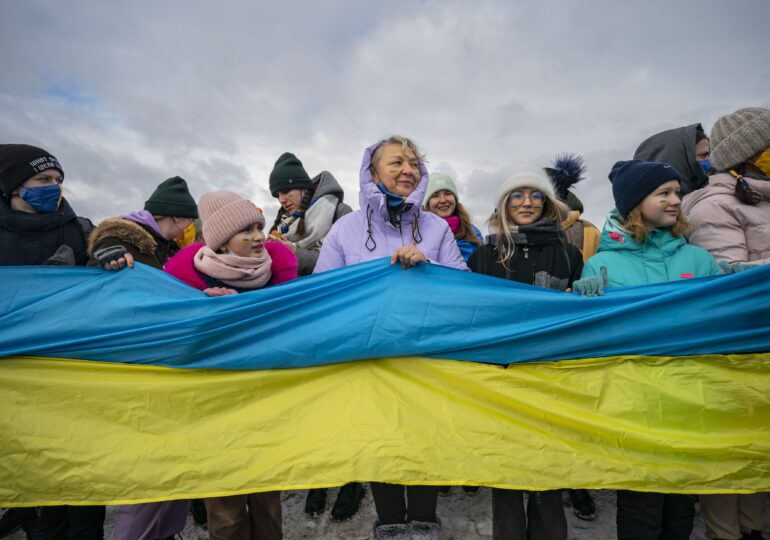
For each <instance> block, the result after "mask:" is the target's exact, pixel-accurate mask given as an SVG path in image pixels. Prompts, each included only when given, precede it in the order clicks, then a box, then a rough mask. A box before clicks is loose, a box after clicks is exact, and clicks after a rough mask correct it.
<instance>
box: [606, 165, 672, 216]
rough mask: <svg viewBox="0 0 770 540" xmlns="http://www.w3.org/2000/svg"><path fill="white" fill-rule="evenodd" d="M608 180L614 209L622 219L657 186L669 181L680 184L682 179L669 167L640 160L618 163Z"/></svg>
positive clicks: (613, 167)
mask: <svg viewBox="0 0 770 540" xmlns="http://www.w3.org/2000/svg"><path fill="white" fill-rule="evenodd" d="M609 178H610V182H612V197H613V198H614V199H615V208H617V209H618V212H620V215H621V216H623V218H626V217H628V213H629V212H630V211H631V210H633V209H634V208H635V207H636V205H637V204H639V203H640V202H642V201H643V200H644V199H645V197H647V195H649V194H650V193H652V192H653V191H655V188H657V187H658V186H659V185H661V184H665V183H666V182H668V181H669V180H678V181H679V183H680V184H681V182H682V177H681V176H679V173H678V172H676V169H674V168H673V167H672V166H671V165H666V164H665V163H658V162H657V161H642V160H640V159H632V160H630V161H618V162H617V163H615V165H613V166H612V170H611V171H610V174H609Z"/></svg>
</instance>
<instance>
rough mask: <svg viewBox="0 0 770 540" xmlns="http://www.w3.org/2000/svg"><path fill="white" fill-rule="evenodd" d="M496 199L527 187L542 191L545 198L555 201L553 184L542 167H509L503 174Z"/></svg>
mask: <svg viewBox="0 0 770 540" xmlns="http://www.w3.org/2000/svg"><path fill="white" fill-rule="evenodd" d="M503 178H504V180H503V183H502V184H501V185H500V190H499V192H498V199H499V198H500V197H502V196H504V195H506V194H507V193H510V192H511V191H514V190H516V189H520V188H524V187H528V188H532V189H536V190H538V191H542V192H543V193H544V194H545V195H546V196H547V197H549V198H551V199H556V195H555V194H554V190H553V184H551V180H550V179H549V178H548V174H547V173H546V172H545V170H544V169H543V168H542V167H538V166H536V165H511V166H510V167H507V168H506V169H505V171H504V172H503Z"/></svg>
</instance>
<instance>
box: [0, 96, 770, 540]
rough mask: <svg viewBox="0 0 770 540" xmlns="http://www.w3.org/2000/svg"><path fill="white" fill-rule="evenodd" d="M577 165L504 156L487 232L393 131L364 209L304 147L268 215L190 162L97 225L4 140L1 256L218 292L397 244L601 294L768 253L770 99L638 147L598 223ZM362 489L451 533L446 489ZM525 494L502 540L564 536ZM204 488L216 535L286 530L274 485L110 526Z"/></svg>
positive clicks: (741, 264)
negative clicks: (128, 273)
mask: <svg viewBox="0 0 770 540" xmlns="http://www.w3.org/2000/svg"><path fill="white" fill-rule="evenodd" d="M584 172H585V171H584V167H583V163H582V159H581V158H580V157H578V156H575V155H559V156H557V157H556V159H555V160H554V161H553V163H550V164H540V165H514V166H511V167H508V168H507V169H506V170H505V171H504V172H503V173H502V174H501V175H500V178H499V180H500V183H499V188H498V190H497V194H496V197H495V199H494V211H493V212H492V214H491V215H490V216H488V219H487V226H488V234H487V235H486V236H484V235H483V234H482V232H481V230H480V228H479V227H478V226H477V225H476V224H474V223H473V221H472V219H471V216H470V215H469V212H468V210H467V209H466V208H465V207H464V206H463V204H462V203H461V202H460V190H459V189H458V186H457V180H456V179H454V178H451V177H450V176H448V175H445V174H440V173H434V174H429V173H428V169H427V167H426V162H425V159H424V157H423V154H422V152H421V150H420V148H419V147H418V146H417V144H416V143H415V142H414V141H413V140H411V139H409V138H407V137H402V136H392V137H389V138H386V139H384V140H380V141H377V142H375V143H374V144H372V145H371V146H369V147H368V148H366V150H365V151H364V157H363V161H362V163H361V169H360V183H359V188H360V189H359V209H358V210H355V211H353V210H352V209H351V208H350V207H349V206H348V205H346V204H345V203H344V196H343V189H342V187H341V186H340V184H339V183H338V182H337V180H336V179H335V178H334V176H332V174H330V173H329V172H328V171H324V172H321V173H320V174H318V175H316V176H314V177H311V176H310V175H309V174H308V173H307V172H306V170H305V168H304V166H303V164H302V162H301V161H300V159H299V158H297V156H295V155H294V154H291V153H285V154H283V155H281V156H280V157H279V158H278V160H277V161H276V163H275V166H274V168H273V170H272V172H271V173H270V177H269V188H270V192H271V194H272V195H273V197H275V198H276V199H277V200H278V202H279V203H280V210H279V211H278V214H277V215H276V217H275V219H274V221H273V222H272V225H270V226H269V227H267V226H266V224H267V222H266V220H265V216H264V215H263V213H262V211H261V209H260V208H259V206H258V205H257V204H255V202H252V201H250V200H248V199H247V198H244V197H243V196H242V195H240V194H237V193H231V192H224V191H218V192H210V193H205V194H204V195H203V196H201V197H200V199H199V200H198V201H197V203H196V201H195V200H194V198H193V197H192V196H191V194H190V191H189V189H188V186H187V182H186V181H185V180H184V179H182V178H180V177H178V176H176V177H172V178H169V179H167V180H165V181H163V182H162V183H160V185H158V187H157V188H156V189H155V190H154V191H153V193H151V194H150V195H149V197H148V198H147V200H146V202H145V204H144V207H143V208H142V209H141V210H137V211H130V212H129V211H128V209H127V213H126V214H124V215H121V216H119V217H114V218H110V219H105V220H104V221H102V222H101V223H99V224H98V226H96V227H94V226H93V225H92V223H91V222H90V221H89V220H88V219H85V218H82V217H79V216H77V214H76V213H75V211H74V210H73V209H72V207H71V206H70V204H69V203H68V202H67V200H66V198H64V197H63V189H62V187H63V182H64V169H63V167H62V165H61V164H60V163H59V161H58V160H57V159H56V158H55V157H54V156H53V155H52V154H50V153H49V152H47V151H46V150H43V149H42V148H38V147H35V146H30V145H26V144H3V145H0V190H1V197H0V246H2V250H1V251H0V265H91V266H98V267H101V268H104V269H105V270H112V271H117V270H121V269H123V268H127V267H132V266H133V265H134V263H135V262H141V263H143V264H147V265H150V266H153V267H155V268H157V269H159V270H164V271H165V272H167V273H169V274H171V275H172V276H174V277H176V278H178V279H180V280H181V281H183V282H184V283H186V284H187V285H189V286H190V287H194V288H197V289H199V290H201V291H203V292H204V293H206V294H207V295H209V296H222V295H229V294H238V293H243V292H247V291H252V290H256V289H261V288H263V287H269V286H273V285H278V284H280V283H284V282H287V281H290V280H293V279H296V278H298V277H300V276H305V275H308V274H312V273H319V272H327V271H331V270H334V269H336V268H340V267H343V266H348V265H352V264H357V263H361V262H365V261H369V260H372V259H377V258H381V257H389V258H390V261H391V263H392V264H398V265H400V266H401V267H402V268H404V269H408V268H409V267H413V266H415V265H418V264H439V265H443V266H447V267H450V268H455V269H457V270H461V271H470V272H477V273H481V274H487V275H489V276H493V277H496V278H500V279H507V280H513V281H517V282H520V283H524V284H528V285H532V286H535V287H544V288H547V289H553V290H557V291H564V292H567V293H574V294H581V295H583V296H596V295H602V294H604V291H605V289H606V288H608V287H624V286H630V285H640V284H647V283H659V282H665V281H672V280H682V279H690V278H698V277H704V276H714V275H719V274H729V273H734V272H740V271H744V270H747V269H750V268H752V267H754V266H756V265H762V264H766V263H767V262H768V261H769V260H770V110H769V109H764V108H744V109H740V110H738V111H735V112H733V113H730V114H726V115H724V116H722V117H720V118H719V119H718V120H717V122H716V123H715V125H714V127H713V129H712V131H711V134H710V137H709V136H708V135H707V134H706V132H705V131H704V130H703V128H702V127H701V125H700V124H692V125H689V126H685V127H681V128H676V129H671V130H668V131H664V132H662V133H658V134H655V135H653V136H651V137H650V138H648V139H647V140H645V141H644V142H642V143H641V144H640V145H639V148H638V149H637V151H636V153H635V155H634V156H633V159H629V160H626V161H619V162H617V163H616V164H615V165H614V166H613V167H612V169H611V170H610V171H609V179H610V182H611V190H612V196H613V199H614V203H615V206H614V208H613V209H612V210H611V211H610V212H609V214H608V215H607V218H606V221H605V223H604V226H603V228H602V230H601V232H600V231H599V229H597V227H595V226H594V225H593V224H591V223H589V222H588V221H586V220H584V219H582V217H581V215H582V212H583V204H582V202H581V201H580V200H579V199H578V197H577V196H576V195H575V193H574V191H573V186H574V185H575V184H576V183H577V182H579V181H581V180H582V179H583V176H584ZM490 202H491V201H490ZM369 487H370V489H371V493H372V496H373V499H374V503H375V508H376V511H377V521H376V522H375V523H374V524H373V535H374V538H376V539H385V538H389V539H395V540H398V539H407V538H426V539H427V538H439V537H440V534H441V524H440V522H439V520H438V518H437V516H436V505H437V497H438V495H439V493H440V492H442V491H446V489H447V488H440V487H439V486H402V485H395V484H386V483H381V482H371V483H370V484H369ZM564 487H565V488H569V487H570V486H564ZM365 489H366V488H365V486H364V485H363V484H360V483H356V482H352V483H349V484H347V485H345V486H343V487H342V489H341V490H340V491H339V495H338V497H337V499H336V501H335V502H334V504H333V505H332V508H331V518H332V520H337V521H342V520H347V519H351V518H353V517H354V516H355V514H356V512H357V511H358V508H359V506H360V503H361V500H362V498H363V497H364V494H365ZM465 489H467V490H468V491H469V492H471V493H472V492H473V491H474V490H475V489H476V488H475V487H473V486H466V487H465ZM524 495H525V492H522V491H514V490H505V489H497V488H496V489H494V490H493V504H492V515H493V537H494V538H495V539H509V538H510V539H525V538H529V539H544V540H566V539H567V537H568V528H567V521H566V518H565V515H564V506H563V504H562V493H561V491H541V492H529V493H528V497H527V505H526V508H525V506H524ZM570 495H571V496H572V498H573V502H574V508H575V512H576V513H577V514H578V517H581V518H582V519H588V520H590V519H592V518H593V516H594V512H595V508H594V505H593V502H592V501H591V496H590V493H588V492H587V491H585V490H570ZM698 499H699V503H700V508H701V511H702V514H703V517H704V521H705V525H706V529H707V533H708V535H709V537H710V538H712V539H724V540H738V539H742V538H743V539H759V538H762V533H761V530H762V528H763V525H764V522H765V516H764V507H765V494H749V495H725V494H714V495H701V496H700V497H699V498H698ZM695 501H696V498H695V497H694V496H690V495H682V494H666V493H641V492H634V491H619V492H618V495H617V535H618V538H619V539H622V540H628V539H650V540H652V539H661V540H662V539H666V540H679V539H681V540H685V539H688V538H689V537H690V533H691V531H692V528H693V518H694V513H695V506H694V505H695ZM191 503H192V508H193V511H194V513H195V515H196V519H199V520H201V521H206V522H207V524H208V531H209V537H210V538H212V539H241V538H252V539H257V538H259V539H275V538H281V537H282V524H281V519H282V516H281V499H280V493H279V492H267V493H253V494H250V495H237V496H229V497H215V498H209V499H205V500H204V501H192V502H191V501H167V502H158V503H150V504H139V505H126V506H122V507H120V509H119V513H118V518H117V525H116V532H115V536H114V538H116V539H120V540H139V539H143V540H144V539H146V540H156V539H163V538H171V537H174V535H176V534H177V533H179V532H180V531H181V530H182V529H183V527H184V524H185V520H186V517H187V514H188V512H189V511H190V507H191ZM326 506H327V502H326V490H324V489H314V490H310V491H309V492H308V494H307V499H306V504H305V512H306V514H307V515H308V516H310V517H317V516H319V515H321V514H322V513H324V512H325V510H326ZM104 516H105V511H104V507H102V506H50V507H43V508H42V509H40V510H38V509H29V508H28V509H12V510H9V511H7V512H6V513H5V514H4V515H3V517H2V519H1V520H0V532H7V531H9V530H11V528H14V527H17V526H22V527H23V528H24V530H25V531H26V532H27V535H28V538H46V539H56V540H58V539H78V540H80V539H83V540H86V539H88V540H91V539H101V538H103V536H104V535H103V522H104Z"/></svg>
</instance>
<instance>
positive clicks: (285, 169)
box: [270, 152, 313, 197]
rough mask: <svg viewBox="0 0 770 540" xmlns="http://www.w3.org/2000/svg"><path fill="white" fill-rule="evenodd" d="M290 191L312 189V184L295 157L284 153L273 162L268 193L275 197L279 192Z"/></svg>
mask: <svg viewBox="0 0 770 540" xmlns="http://www.w3.org/2000/svg"><path fill="white" fill-rule="evenodd" d="M292 189H313V182H312V181H311V180H310V176H308V174H307V171H305V167H303V166H302V162H301V161H300V160H299V159H298V158H297V156H295V155H294V154H292V153H291V152H285V153H283V154H281V157H279V158H278V161H276V162H275V166H274V167H273V170H272V172H271V173H270V193H272V194H273V197H277V196H278V192H279V191H289V190H292Z"/></svg>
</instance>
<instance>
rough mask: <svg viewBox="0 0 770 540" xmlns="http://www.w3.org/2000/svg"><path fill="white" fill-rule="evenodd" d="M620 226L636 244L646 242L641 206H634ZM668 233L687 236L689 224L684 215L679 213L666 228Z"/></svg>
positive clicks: (645, 229)
mask: <svg viewBox="0 0 770 540" xmlns="http://www.w3.org/2000/svg"><path fill="white" fill-rule="evenodd" d="M620 226H621V227H623V229H625V230H626V231H628V233H629V234H630V235H631V238H633V239H634V242H636V243H637V244H644V243H645V242H646V241H647V227H646V226H645V225H644V220H643V219H642V209H641V204H639V205H636V206H635V207H634V209H633V210H631V211H630V212H629V213H628V216H626V219H624V220H623V221H621V222H620ZM668 230H669V232H670V233H671V234H672V235H673V236H685V237H686V236H687V235H688V234H689V232H690V223H689V222H688V221H687V218H686V217H684V213H682V212H681V211H680V212H679V215H677V216H676V221H675V222H674V224H673V225H672V226H671V227H668Z"/></svg>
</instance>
